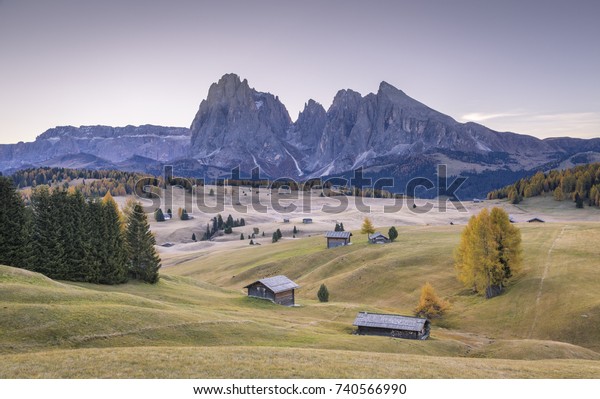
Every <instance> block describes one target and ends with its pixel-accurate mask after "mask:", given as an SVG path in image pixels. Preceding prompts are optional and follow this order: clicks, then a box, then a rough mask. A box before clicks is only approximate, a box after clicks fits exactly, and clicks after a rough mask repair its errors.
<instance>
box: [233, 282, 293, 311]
mask: <svg viewBox="0 0 600 399" xmlns="http://www.w3.org/2000/svg"><path fill="white" fill-rule="evenodd" d="M244 288H247V289H248V296H250V297H253V298H261V299H268V300H269V301H271V302H274V303H277V304H279V305H283V306H294V305H295V299H296V296H295V292H294V290H295V289H296V288H300V286H299V285H298V284H296V283H294V282H293V281H292V280H290V279H289V278H287V277H286V276H275V277H267V278H263V279H261V280H258V281H255V282H253V283H252V284H248V285H247V286H245V287H244Z"/></svg>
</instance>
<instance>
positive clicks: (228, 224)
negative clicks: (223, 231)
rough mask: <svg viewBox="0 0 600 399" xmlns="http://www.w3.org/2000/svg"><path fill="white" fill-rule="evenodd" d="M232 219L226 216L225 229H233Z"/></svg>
mask: <svg viewBox="0 0 600 399" xmlns="http://www.w3.org/2000/svg"><path fill="white" fill-rule="evenodd" d="M233 225H234V222H233V217H232V216H231V215H229V216H227V221H226V222H225V227H233Z"/></svg>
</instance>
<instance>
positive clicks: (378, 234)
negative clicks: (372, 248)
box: [369, 231, 389, 240]
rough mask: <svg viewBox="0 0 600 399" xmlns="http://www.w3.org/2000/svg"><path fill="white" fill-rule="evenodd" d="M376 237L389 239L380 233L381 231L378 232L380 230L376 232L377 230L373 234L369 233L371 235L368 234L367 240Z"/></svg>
mask: <svg viewBox="0 0 600 399" xmlns="http://www.w3.org/2000/svg"><path fill="white" fill-rule="evenodd" d="M377 237H383V238H385V239H386V240H389V238H387V237H386V236H384V235H383V234H381V233H380V232H378V231H377V232H375V233H373V234H371V235H370V236H369V240H372V239H373V238H377Z"/></svg>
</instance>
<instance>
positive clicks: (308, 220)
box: [302, 218, 313, 224]
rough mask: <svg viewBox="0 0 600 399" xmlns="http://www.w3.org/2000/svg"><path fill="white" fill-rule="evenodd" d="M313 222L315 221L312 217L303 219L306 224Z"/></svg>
mask: <svg viewBox="0 0 600 399" xmlns="http://www.w3.org/2000/svg"><path fill="white" fill-rule="evenodd" d="M312 222H313V221H312V219H311V218H304V219H302V223H304V224H310V223H312Z"/></svg>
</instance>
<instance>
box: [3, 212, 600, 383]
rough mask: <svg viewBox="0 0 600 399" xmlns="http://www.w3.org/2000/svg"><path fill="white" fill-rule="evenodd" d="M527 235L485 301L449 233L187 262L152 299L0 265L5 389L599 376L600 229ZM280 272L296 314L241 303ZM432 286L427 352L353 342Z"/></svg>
mask: <svg viewBox="0 0 600 399" xmlns="http://www.w3.org/2000/svg"><path fill="white" fill-rule="evenodd" d="M519 227H520V228H521V230H522V234H523V244H524V249H525V261H524V265H523V270H522V271H521V272H520V273H519V274H518V275H517V276H516V279H515V280H514V281H513V283H511V285H510V286H509V287H508V290H507V291H506V292H505V293H504V294H503V295H501V296H499V297H497V298H494V299H491V300H485V299H483V298H481V297H477V296H473V295H472V294H471V293H470V292H469V291H468V290H465V289H464V288H463V287H462V286H461V285H460V284H459V283H458V282H457V280H456V278H455V274H454V269H453V260H452V251H453V249H454V248H455V246H456V245H457V243H458V240H459V236H460V232H461V230H462V227H461V226H450V225H446V226H410V227H402V228H400V229H399V232H400V236H399V237H398V240H397V242H395V243H392V244H389V245H384V246H373V245H369V244H367V243H366V237H365V236H364V235H361V234H358V233H356V232H355V233H354V236H353V237H352V240H353V245H351V246H349V247H342V248H336V249H332V250H327V249H325V242H324V239H323V238H322V237H309V238H303V239H297V240H291V239H290V240H285V239H284V240H283V241H281V242H279V243H277V244H274V245H263V246H255V247H251V246H248V247H243V248H240V249H237V250H235V251H219V250H213V251H209V252H205V253H198V254H197V255H196V256H194V255H190V254H186V255H185V256H182V257H181V259H177V258H173V259H170V260H169V264H172V265H174V266H169V267H165V268H164V269H163V270H162V278H161V280H160V282H159V283H158V284H157V285H154V286H153V285H147V284H140V283H129V284H125V285H121V286H100V285H90V284H74V283H64V282H56V281H52V280H50V279H47V278H45V277H43V276H40V275H38V274H35V273H30V272H28V271H25V270H20V269H15V268H10V267H6V266H0V364H1V365H2V367H0V378H14V377H18V378H26V377H36V378H37V377H40V378H79V377H88V378H93V377H99V378H104V377H117V378H119V377H149V378H161V377H173V378H175V377H182V378H192V377H198V378H202V377H204V378H209V377H224V378H227V377H232V378H233V377H239V378H243V377H315V378H324V377H330V378H334V377H364V378H369V377H389V378H394V377H415V378H418V377H490V378H500V377H519V378H529V377H545V378H557V377H585V378H598V377H600V353H599V352H600V290H599V289H598V288H599V287H600V275H599V274H598V268H599V267H600V261H599V259H600V247H599V246H598V245H594V243H598V242H600V224H599V223H588V222H577V223H568V224H566V223H545V224H535V225H534V224H520V225H519ZM384 230H387V229H384ZM274 274H285V275H287V276H288V277H290V278H292V279H293V280H295V281H296V282H298V284H300V285H301V288H300V289H299V290H298V298H297V302H298V303H299V304H300V306H298V307H294V308H286V307H282V306H278V305H274V304H272V303H269V302H265V301H261V300H256V299H250V298H247V297H245V295H244V290H243V288H242V287H243V286H245V285H246V284H248V283H249V282H252V281H254V280H256V279H259V278H261V277H264V276H267V275H274ZM426 281H429V282H430V283H431V284H432V285H433V286H434V288H435V289H436V290H437V291H438V293H439V294H440V295H441V296H443V297H445V298H447V299H448V300H449V301H450V302H451V304H452V307H451V310H450V311H449V313H448V315H447V316H446V317H445V318H444V319H442V320H436V321H434V325H433V329H432V336H431V339H429V340H427V341H410V340H400V339H392V338H384V337H366V336H356V335H353V334H352V332H353V327H352V322H353V320H354V317H355V316H356V313H357V312H358V311H362V310H369V311H381V312H394V313H405V314H410V313H411V312H412V309H413V308H414V306H415V305H416V303H417V301H418V297H419V290H420V287H421V286H422V285H423V284H424V283H425V282H426ZM321 283H325V284H326V285H327V287H328V288H329V291H330V302H329V303H324V304H323V303H319V302H318V301H317V300H316V291H317V289H318V287H319V285H320V284H321ZM289 359H293V361H292V362H291V364H293V366H292V367H291V368H289V369H286V368H284V367H283V365H284V364H289V363H290V362H289ZM257 364H258V365H260V367H257V366H256V365H257ZM357 364H360V367H357ZM232 365H235V367H232ZM408 365H410V367H409V366H408Z"/></svg>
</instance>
